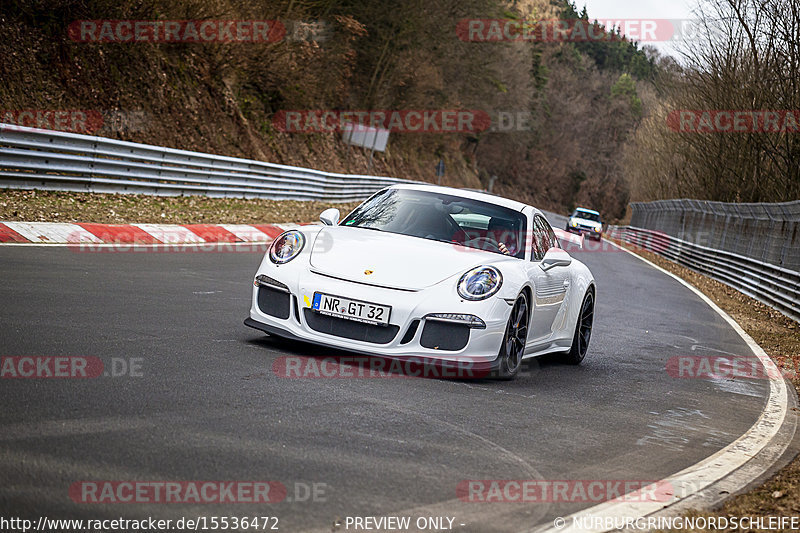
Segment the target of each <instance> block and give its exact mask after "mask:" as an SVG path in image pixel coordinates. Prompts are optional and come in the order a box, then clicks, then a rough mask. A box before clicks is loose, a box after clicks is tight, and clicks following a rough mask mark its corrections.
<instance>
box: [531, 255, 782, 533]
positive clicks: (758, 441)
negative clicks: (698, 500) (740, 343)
mask: <svg viewBox="0 0 800 533" xmlns="http://www.w3.org/2000/svg"><path fill="white" fill-rule="evenodd" d="M610 244H612V245H614V246H617V245H616V244H614V243H613V242H612V243H610ZM617 248H620V249H621V250H623V251H625V252H627V253H629V254H631V255H632V256H634V257H636V258H637V259H640V260H641V261H643V262H645V263H646V264H648V265H650V266H651V267H653V268H655V269H656V270H658V271H660V272H662V273H664V274H666V275H667V276H670V277H671V278H673V279H675V280H676V281H678V283H680V284H681V285H683V286H684V287H686V288H688V289H689V290H690V291H692V292H693V293H695V294H696V295H697V296H698V297H699V298H700V299H701V300H703V301H704V302H705V303H706V304H707V305H708V306H709V307H710V308H711V309H713V310H714V311H715V312H716V313H717V314H718V315H719V316H721V317H722V318H723V320H725V321H726V322H727V323H728V324H729V325H730V326H731V328H733V330H734V331H736V333H738V334H739V336H740V337H741V338H742V340H744V342H745V343H746V344H747V345H748V346H749V347H750V349H751V350H752V351H753V353H754V354H755V355H756V357H758V359H759V360H760V361H761V364H762V365H764V368H765V370H766V373H767V376H770V381H769V398H768V399H767V405H766V406H765V407H764V411H763V412H762V413H761V416H760V417H759V419H758V420H757V421H756V423H755V424H753V426H752V427H751V428H750V429H748V430H747V432H745V433H744V434H743V435H742V436H741V437H739V438H738V439H736V440H735V441H733V442H732V443H730V444H729V445H728V446H726V447H725V448H723V449H721V450H720V451H718V452H717V453H715V454H714V455H712V456H710V457H708V458H706V459H704V460H702V461H700V462H698V463H696V464H694V465H692V466H690V467H688V468H685V469H683V470H681V471H680V472H677V473H675V474H673V475H671V476H669V477H666V478H664V479H663V480H661V481H657V482H656V483H655V484H654V485H656V486H662V487H663V486H664V484H669V485H671V486H672V489H673V491H672V495H671V499H670V500H669V501H608V502H605V503H601V504H599V505H595V506H594V507H591V508H589V509H586V510H584V511H580V512H577V513H573V514H571V515H569V516H566V517H564V520H565V522H564V524H565V525H564V527H561V528H557V527H554V526H549V525H548V526H544V527H540V528H536V529H534V531H537V532H539V531H546V532H561V533H563V532H570V533H573V532H574V533H577V532H583V531H594V532H605V531H611V530H613V529H614V527H611V528H607V527H602V525H601V524H603V520H609V521H611V523H613V520H614V519H616V520H618V521H623V520H625V519H628V518H630V519H634V520H635V519H636V518H639V517H644V516H647V515H650V514H653V513H655V512H658V511H661V510H663V509H664V508H665V507H668V506H669V505H671V504H674V503H678V502H679V501H681V500H683V499H684V498H686V497H688V496H691V495H693V494H696V493H698V492H700V491H701V490H703V489H704V488H706V487H708V486H709V485H711V484H713V483H715V482H717V481H719V480H720V479H722V478H724V477H725V476H728V475H730V474H731V473H732V472H734V471H735V470H737V469H738V468H741V467H742V466H744V465H745V464H746V463H747V462H748V461H750V460H751V459H752V458H753V457H755V456H756V455H757V454H758V453H759V452H760V451H761V450H763V449H764V448H765V447H766V446H767V445H768V444H769V442H770V441H771V440H772V439H773V438H774V437H775V435H777V433H778V431H779V430H780V428H781V426H782V425H783V421H784V419H785V418H786V413H787V410H788V390H787V388H786V382H785V381H784V380H783V378H782V377H780V376H782V374H781V372H780V371H779V370H778V367H777V366H776V365H775V363H774V362H773V361H772V359H770V357H769V356H768V355H767V354H766V352H764V350H763V349H762V348H761V346H759V345H758V344H757V343H756V342H755V341H754V340H753V338H752V337H750V335H748V334H747V333H746V332H745V331H744V330H743V329H742V327H741V326H739V324H737V323H736V321H735V320H733V319H732V318H731V317H730V315H728V313H726V312H725V311H723V310H722V309H721V308H720V307H719V306H717V304H715V303H714V302H713V301H711V299H709V298H708V296H706V295H705V294H703V293H702V292H700V290H699V289H697V288H695V287H693V286H692V285H690V284H689V283H688V282H687V281H685V280H683V279H681V278H680V277H678V276H676V275H675V274H673V273H672V272H669V271H667V270H665V269H663V268H661V267H660V266H658V265H656V264H655V263H653V262H651V261H648V260H647V259H645V258H644V257H641V256H639V255H637V254H635V253H633V252H631V251H630V250H627V249H625V248H623V247H620V246H617ZM647 492H648V488H647V487H645V488H644V489H642V490H641V491H638V492H637V493H634V494H632V495H631V497H630V498H629V499H637V497H639V498H638V499H641V500H644V499H646V498H644V497H641V495H642V494H647ZM659 492H663V490H660V491H659ZM584 520H585V521H584ZM592 525H596V526H599V527H591V526H592Z"/></svg>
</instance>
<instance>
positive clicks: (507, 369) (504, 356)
mask: <svg viewBox="0 0 800 533" xmlns="http://www.w3.org/2000/svg"><path fill="white" fill-rule="evenodd" d="M529 318H530V311H529V309H528V297H527V296H525V293H524V292H523V293H522V294H520V295H519V297H518V298H517V301H516V302H514V307H513V308H512V309H511V316H510V317H509V318H508V324H507V325H506V334H505V336H503V342H502V344H501V345H500V353H499V355H498V356H497V363H496V367H495V373H496V375H497V377H498V378H500V379H505V380H511V379H514V377H515V376H516V375H517V374H518V373H519V369H520V367H521V366H522V356H523V354H524V353H525V342H526V341H527V339H528V322H529Z"/></svg>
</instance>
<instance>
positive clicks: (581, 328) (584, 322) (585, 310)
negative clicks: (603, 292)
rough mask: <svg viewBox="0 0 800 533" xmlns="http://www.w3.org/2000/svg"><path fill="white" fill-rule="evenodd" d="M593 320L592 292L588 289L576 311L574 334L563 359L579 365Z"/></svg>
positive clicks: (587, 342)
mask: <svg viewBox="0 0 800 533" xmlns="http://www.w3.org/2000/svg"><path fill="white" fill-rule="evenodd" d="M593 322H594V293H593V292H592V291H591V290H589V291H587V292H586V296H584V297H583V304H582V305H581V310H580V312H579V313H578V320H577V322H576V324H575V335H574V336H573V337H572V347H571V348H570V349H569V351H568V352H567V353H565V354H564V357H563V361H564V362H565V363H569V364H571V365H579V364H581V361H583V358H584V357H586V352H587V351H588V350H589V340H590V339H591V338H592V323H593Z"/></svg>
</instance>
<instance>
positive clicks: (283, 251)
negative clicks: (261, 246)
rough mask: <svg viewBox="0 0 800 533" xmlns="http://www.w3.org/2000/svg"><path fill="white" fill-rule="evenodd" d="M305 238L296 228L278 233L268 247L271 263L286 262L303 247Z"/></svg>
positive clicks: (295, 255) (280, 263)
mask: <svg viewBox="0 0 800 533" xmlns="http://www.w3.org/2000/svg"><path fill="white" fill-rule="evenodd" d="M305 244H306V238H305V237H304V236H303V234H302V233H300V232H299V231H296V230H291V231H287V232H286V233H284V234H283V235H279V236H278V238H277V239H275V241H274V242H273V243H272V246H270V247H269V258H270V261H272V262H273V263H276V264H279V265H282V264H284V263H288V262H289V261H291V260H292V259H294V258H295V257H297V254H299V253H300V251H301V250H302V249H303V246H305Z"/></svg>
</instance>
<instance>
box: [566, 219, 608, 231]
mask: <svg viewBox="0 0 800 533" xmlns="http://www.w3.org/2000/svg"><path fill="white" fill-rule="evenodd" d="M570 220H574V221H575V222H577V223H578V224H583V225H584V226H588V227H590V228H599V227H600V226H602V225H603V224H602V222H595V221H594V220H587V219H585V218H581V217H572V218H570Z"/></svg>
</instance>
